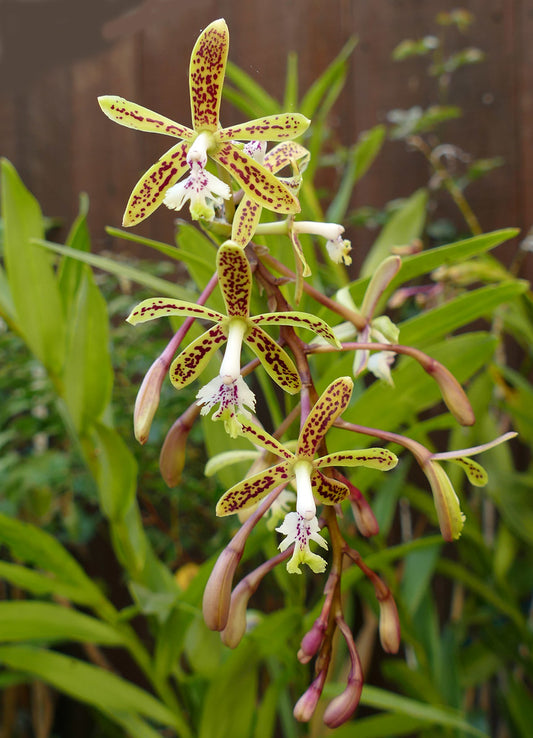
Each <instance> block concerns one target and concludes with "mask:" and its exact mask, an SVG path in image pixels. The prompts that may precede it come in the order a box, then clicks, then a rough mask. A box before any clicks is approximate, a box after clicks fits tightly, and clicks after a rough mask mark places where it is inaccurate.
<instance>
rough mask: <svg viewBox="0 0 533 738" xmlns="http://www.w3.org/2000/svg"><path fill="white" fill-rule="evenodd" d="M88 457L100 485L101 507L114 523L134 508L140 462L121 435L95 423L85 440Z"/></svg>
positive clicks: (83, 441) (83, 443)
mask: <svg viewBox="0 0 533 738" xmlns="http://www.w3.org/2000/svg"><path fill="white" fill-rule="evenodd" d="M82 446H83V448H84V451H85V458H86V460H87V463H88V465H89V468H90V469H91V471H92V473H93V476H94V478H95V480H96V484H97V485H98V493H99V498H100V505H101V507H102V512H103V513H104V515H105V516H106V517H107V518H109V519H110V520H112V521H116V520H120V519H121V518H123V517H124V515H125V514H126V512H127V511H128V510H129V509H130V508H131V505H132V503H133V501H134V499H135V491H136V484H137V463H136V461H135V459H134V457H133V455H132V454H131V452H130V450H129V449H128V447H127V446H126V444H125V442H124V441H123V439H122V438H121V437H120V436H119V434H118V433H117V432H116V431H115V430H114V429H113V428H109V427H108V426H106V425H104V424H103V423H98V422H95V423H93V424H92V425H91V427H90V428H89V430H88V432H87V436H86V437H84V438H82Z"/></svg>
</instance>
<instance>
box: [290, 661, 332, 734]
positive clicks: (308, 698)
mask: <svg viewBox="0 0 533 738" xmlns="http://www.w3.org/2000/svg"><path fill="white" fill-rule="evenodd" d="M326 674H327V670H326V669H322V671H321V672H320V673H319V674H318V676H317V677H316V679H314V680H313V681H312V682H311V684H310V685H309V687H308V689H306V691H305V692H304V693H303V695H302V696H301V697H300V699H299V700H298V702H297V703H296V704H295V705H294V710H293V712H292V714H293V715H294V717H295V719H296V720H298V721H299V722H301V723H306V722H307V721H308V720H311V718H312V716H313V713H314V711H315V709H316V706H317V703H318V700H319V698H320V695H321V694H322V689H323V688H324V682H325V681H326Z"/></svg>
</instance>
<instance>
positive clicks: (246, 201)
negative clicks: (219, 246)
mask: <svg viewBox="0 0 533 738" xmlns="http://www.w3.org/2000/svg"><path fill="white" fill-rule="evenodd" d="M262 210H263V206H262V205H261V204H260V203H258V202H256V201H255V200H252V199H251V198H248V197H243V199H242V200H241V201H240V203H239V207H238V208H237V210H236V211H235V215H234V217H233V223H232V226H231V240H232V241H235V243H237V244H238V245H239V246H241V247H242V248H244V247H245V246H246V244H248V243H249V242H250V241H251V239H252V237H253V235H254V233H255V229H256V228H257V224H258V223H259V221H260V220H261V212H262Z"/></svg>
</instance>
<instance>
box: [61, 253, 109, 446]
mask: <svg viewBox="0 0 533 738" xmlns="http://www.w3.org/2000/svg"><path fill="white" fill-rule="evenodd" d="M83 272H84V273H83V274H82V276H81V281H80V282H79V284H78V289H77V293H76V295H75V297H74V299H73V302H72V307H71V310H72V312H71V316H70V320H69V324H68V341H67V356H66V361H65V368H64V372H63V382H64V393H63V396H64V399H65V402H66V404H67V407H68V409H69V412H70V416H71V418H72V420H73V423H74V426H75V428H76V430H77V432H78V433H80V432H83V431H85V429H86V428H87V426H88V424H89V423H90V422H91V421H93V420H97V419H98V418H100V416H101V415H102V413H103V412H104V410H105V409H106V407H107V405H108V404H109V400H110V398H111V388H112V385H113V367H112V365H111V357H110V355H109V346H108V344H109V319H108V315H107V305H106V302H105V300H104V298H103V297H102V295H101V293H100V290H99V289H98V287H97V286H96V284H95V282H94V278H93V275H92V273H91V271H90V269H89V267H87V266H84V269H83Z"/></svg>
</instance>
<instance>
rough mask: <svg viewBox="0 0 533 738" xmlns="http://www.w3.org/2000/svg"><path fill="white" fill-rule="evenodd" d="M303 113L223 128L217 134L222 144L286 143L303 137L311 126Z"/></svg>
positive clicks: (270, 116)
mask: <svg viewBox="0 0 533 738" xmlns="http://www.w3.org/2000/svg"><path fill="white" fill-rule="evenodd" d="M310 122H311V121H310V120H308V119H307V118H306V117H305V115H302V114H301V113H280V114H279V115H267V116H266V117H265V118H256V119H255V120H249V121H247V122H246V123H241V124H238V125H236V126H230V127H228V128H223V129H222V130H221V131H219V132H218V133H217V139H218V141H220V143H222V142H225V141H285V140H286V139H291V138H296V137H297V136H301V135H302V133H304V132H305V131H306V130H307V129H308V128H309V124H310Z"/></svg>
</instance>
